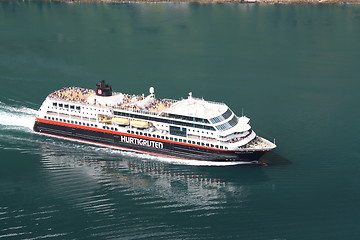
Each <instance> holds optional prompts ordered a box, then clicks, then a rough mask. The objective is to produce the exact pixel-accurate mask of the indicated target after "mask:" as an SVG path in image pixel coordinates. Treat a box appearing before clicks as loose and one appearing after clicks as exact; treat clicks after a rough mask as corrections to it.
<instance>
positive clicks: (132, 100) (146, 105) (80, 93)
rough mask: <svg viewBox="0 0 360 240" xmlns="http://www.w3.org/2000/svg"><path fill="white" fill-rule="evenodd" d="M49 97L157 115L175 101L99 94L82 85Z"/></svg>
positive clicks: (67, 88)
mask: <svg viewBox="0 0 360 240" xmlns="http://www.w3.org/2000/svg"><path fill="white" fill-rule="evenodd" d="M48 98H49V99H52V100H60V101H66V102H72V103H79V104H85V105H90V106H99V107H112V108H116V109H122V110H126V111H130V112H140V111H141V112H147V113H149V114H153V115H157V114H159V113H161V112H163V111H166V110H167V109H169V108H170V107H171V106H172V105H173V104H174V103H176V102H178V101H177V100H173V99H158V98H155V96H154V95H151V96H150V95H149V96H147V97H145V96H144V95H135V94H125V93H117V92H113V95H112V96H106V97H104V96H97V95H96V93H95V91H94V90H92V89H87V88H81V87H66V88H62V89H60V90H57V91H54V92H52V93H50V94H49V95H48Z"/></svg>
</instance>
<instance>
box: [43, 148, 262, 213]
mask: <svg viewBox="0 0 360 240" xmlns="http://www.w3.org/2000/svg"><path fill="white" fill-rule="evenodd" d="M64 149H66V151H64ZM41 150H42V163H43V164H44V165H45V166H44V168H45V169H47V170H48V172H49V175H48V178H49V180H48V181H49V185H50V186H51V188H52V192H53V194H54V195H55V196H56V197H58V198H61V199H62V200H65V201H68V202H70V203H71V204H74V205H75V206H77V207H80V208H81V209H84V210H86V211H90V212H96V213H105V214H111V216H113V214H114V212H116V211H118V210H119V209H123V208H124V206H125V205H126V206H127V207H126V208H129V207H131V208H133V209H137V211H138V210H139V208H141V211H142V212H143V211H146V210H150V209H152V210H154V209H162V210H164V209H168V210H169V213H173V212H193V213H194V211H195V212H197V214H201V215H202V214H216V210H217V209H222V208H223V207H224V206H225V204H227V205H228V203H229V201H230V202H233V203H234V205H239V204H241V202H243V201H246V200H247V198H248V196H249V195H250V194H251V188H249V186H251V185H253V184H256V183H258V182H264V181H267V180H268V179H267V177H266V176H265V175H264V173H263V171H262V169H261V167H259V166H228V167H204V166H201V167H199V166H184V165H175V164H169V163H166V162H161V161H159V159H153V158H158V157H151V156H149V155H141V154H134V153H128V152H125V153H124V152H121V151H118V150H111V149H108V148H96V147H91V146H86V145H82V144H81V145H71V143H66V142H60V144H59V142H58V141H57V142H54V143H53V144H52V143H48V144H41ZM149 158H152V159H149ZM204 211H205V212H207V213H205V212H204ZM209 211H211V213H209Z"/></svg>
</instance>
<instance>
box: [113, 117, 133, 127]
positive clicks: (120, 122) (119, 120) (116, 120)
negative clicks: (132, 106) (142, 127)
mask: <svg viewBox="0 0 360 240" xmlns="http://www.w3.org/2000/svg"><path fill="white" fill-rule="evenodd" d="M111 122H112V123H114V124H118V125H129V122H130V120H129V119H128V118H122V117H114V118H113V119H111Z"/></svg>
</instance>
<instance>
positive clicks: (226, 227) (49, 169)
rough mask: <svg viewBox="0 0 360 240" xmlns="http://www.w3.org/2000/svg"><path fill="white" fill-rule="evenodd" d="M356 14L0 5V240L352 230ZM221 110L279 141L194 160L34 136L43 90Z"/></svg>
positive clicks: (355, 210) (302, 234)
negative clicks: (218, 162) (70, 89)
mask: <svg viewBox="0 0 360 240" xmlns="http://www.w3.org/2000/svg"><path fill="white" fill-rule="evenodd" d="M359 43H360V5H351V4H341V5H256V4H254V5H247V4H187V3H186V4H185V3H156V4H155V3H131V4H130V3H118V4H115V3H83V4H80V3H55V2H52V3H47V2H29V1H1V2H0V239H126V240H128V239H129V240H130V239H154V240H155V239H156V240H158V239H179V240H180V239H181V240H182V239H192V240H201V239H203V240H205V239H206V240H207V239H216V240H218V239H243V240H258V239H259V240H304V239H316V240H319V239H326V240H332V239H334V240H335V239H336V240H337V239H342V240H343V239H351V240H353V239H359V237H360V229H359V226H360V157H359V156H360V154H359V153H360V150H359V149H360V147H359V146H360V138H359V133H360V125H359V118H360V113H359V109H360V108H359V107H360V104H359V100H360V93H359V90H360V62H359V59H360V44H359ZM102 79H105V80H106V81H107V82H109V83H110V84H111V85H112V87H113V89H114V90H115V91H118V92H125V93H134V94H141V93H148V89H149V87H151V86H153V87H154V88H155V91H156V95H157V96H158V97H161V98H174V99H180V98H182V97H184V98H185V97H187V95H188V93H189V92H193V96H195V97H203V98H205V99H207V100H213V101H219V102H225V103H226V104H228V105H229V106H230V107H231V109H232V110H233V111H234V112H236V113H237V114H238V115H241V113H242V110H243V111H244V114H245V115H246V116H248V117H249V118H251V125H252V127H253V129H254V130H255V131H256V132H257V134H259V135H260V136H263V137H265V138H267V139H270V140H273V139H274V138H275V139H276V144H277V145H278V148H277V149H275V150H274V151H273V152H270V153H269V154H267V155H265V156H264V158H263V161H265V162H268V163H269V165H268V166H266V167H264V166H244V165H241V166H227V167H214V166H212V167H209V166H189V165H182V164H178V163H171V162H169V161H168V159H162V158H160V157H154V156H150V155H145V154H137V153H130V152H124V151H120V150H114V149H108V148H103V147H98V146H92V145H87V144H82V143H77V142H71V141H67V140H61V139H57V138H51V137H47V136H42V135H38V134H34V133H33V132H32V130H31V127H32V124H33V121H34V117H35V115H36V111H37V109H38V108H39V107H40V105H41V103H42V101H43V100H44V99H45V97H46V96H47V94H49V93H50V92H52V91H54V90H57V89H60V88H62V87H67V86H80V87H87V88H94V87H95V84H96V83H97V82H98V81H99V80H102Z"/></svg>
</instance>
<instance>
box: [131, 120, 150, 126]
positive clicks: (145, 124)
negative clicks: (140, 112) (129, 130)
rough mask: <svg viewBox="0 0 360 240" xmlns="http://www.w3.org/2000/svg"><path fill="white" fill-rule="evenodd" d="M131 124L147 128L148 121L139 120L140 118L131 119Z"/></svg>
mask: <svg viewBox="0 0 360 240" xmlns="http://www.w3.org/2000/svg"><path fill="white" fill-rule="evenodd" d="M130 124H131V126H133V127H136V128H147V127H148V126H149V123H148V122H146V121H141V120H132V121H131V122H130Z"/></svg>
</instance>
